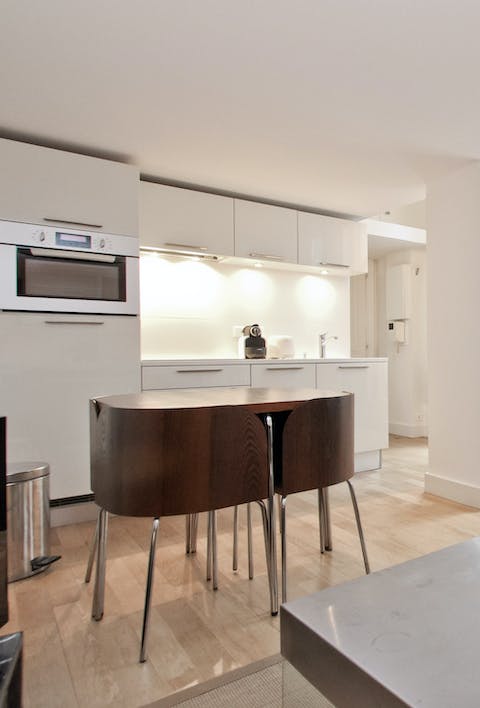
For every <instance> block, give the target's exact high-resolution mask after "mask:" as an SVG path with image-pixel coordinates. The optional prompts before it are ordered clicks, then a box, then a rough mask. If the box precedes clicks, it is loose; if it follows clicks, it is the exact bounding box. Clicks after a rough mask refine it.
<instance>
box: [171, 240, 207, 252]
mask: <svg viewBox="0 0 480 708" xmlns="http://www.w3.org/2000/svg"><path fill="white" fill-rule="evenodd" d="M165 246H168V248H186V249H188V250H189V251H207V250H208V249H207V247H206V246H192V245H191V244H189V243H171V242H168V241H166V242H165Z"/></svg>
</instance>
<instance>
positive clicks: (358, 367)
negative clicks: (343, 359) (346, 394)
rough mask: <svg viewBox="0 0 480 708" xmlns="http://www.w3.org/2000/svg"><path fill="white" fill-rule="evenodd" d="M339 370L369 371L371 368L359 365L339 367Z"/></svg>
mask: <svg viewBox="0 0 480 708" xmlns="http://www.w3.org/2000/svg"><path fill="white" fill-rule="evenodd" d="M338 368H339V369H368V368H370V367H369V366H368V364H357V365H353V366H339V367H338Z"/></svg>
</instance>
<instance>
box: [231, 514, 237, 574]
mask: <svg viewBox="0 0 480 708" xmlns="http://www.w3.org/2000/svg"><path fill="white" fill-rule="evenodd" d="M232 569H233V570H234V571H237V570H238V506H235V508H234V510H233V562H232Z"/></svg>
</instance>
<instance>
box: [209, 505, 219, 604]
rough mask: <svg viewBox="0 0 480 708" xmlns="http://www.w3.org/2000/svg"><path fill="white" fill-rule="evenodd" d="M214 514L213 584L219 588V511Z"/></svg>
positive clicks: (215, 587) (213, 512) (216, 588)
mask: <svg viewBox="0 0 480 708" xmlns="http://www.w3.org/2000/svg"><path fill="white" fill-rule="evenodd" d="M210 513H211V514H212V586H213V589H214V590H218V562H217V512H216V511H215V510H214V511H212V512H210Z"/></svg>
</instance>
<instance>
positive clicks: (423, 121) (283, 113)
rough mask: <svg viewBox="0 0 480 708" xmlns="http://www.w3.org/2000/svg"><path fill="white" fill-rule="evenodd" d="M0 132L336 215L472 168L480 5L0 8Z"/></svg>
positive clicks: (105, 2)
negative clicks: (448, 172) (458, 169)
mask: <svg viewBox="0 0 480 708" xmlns="http://www.w3.org/2000/svg"><path fill="white" fill-rule="evenodd" d="M0 8H1V13H0V90H1V92H0V134H3V135H6V136H16V137H18V136H20V137H23V138H29V137H31V138H33V139H36V140H37V141H39V142H45V143H48V142H50V143H53V144H59V145H67V146H70V147H72V148H83V149H85V150H86V151H90V152H100V153H106V154H109V155H112V156H117V157H120V158H121V159H127V160H129V161H131V162H134V163H136V164H138V165H139V166H140V169H141V171H142V173H144V174H148V175H153V176H157V177H159V178H164V179H167V180H179V181H184V182H189V183H194V184H199V185H204V186H207V187H212V188H218V189H224V190H231V191H234V192H238V193H242V194H250V195H257V196H259V197H264V198H267V199H272V200H278V201H284V202H289V203H296V204H301V205H305V206H311V207H315V208H319V209H328V210H334V211H338V212H344V213H351V214H358V215H372V214H379V213H382V212H383V211H384V210H386V209H392V208H395V207H396V206H398V205H402V204H408V203H410V202H414V201H418V200H420V199H422V198H423V196H424V191H425V182H426V181H428V180H430V179H432V178H434V177H435V176H436V175H439V174H441V173H442V172H445V171H446V170H450V169H454V168H455V167H457V166H459V165H461V164H463V163H464V162H465V161H466V160H470V159H479V158H480V81H479V80H478V67H479V65H480V42H479V39H478V36H479V26H480V3H478V1H477V0H456V1H455V2H454V1H453V0H443V1H441V2H440V1H439V0H420V1H419V0H402V2H398V1H397V2H396V1H395V0H289V1H287V0H243V1H240V0H139V1H137V2H133V1H130V2H128V1H127V0H44V1H43V2H39V1H38V0H0Z"/></svg>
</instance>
